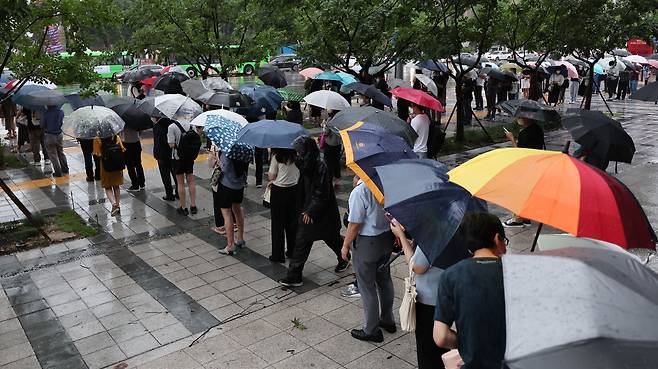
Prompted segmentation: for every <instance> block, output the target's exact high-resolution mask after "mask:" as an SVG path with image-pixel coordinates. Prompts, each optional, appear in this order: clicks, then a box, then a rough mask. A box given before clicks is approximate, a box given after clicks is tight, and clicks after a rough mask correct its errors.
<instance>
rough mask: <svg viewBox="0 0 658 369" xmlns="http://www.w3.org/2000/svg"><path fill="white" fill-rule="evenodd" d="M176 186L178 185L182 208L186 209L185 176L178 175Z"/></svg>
mask: <svg viewBox="0 0 658 369" xmlns="http://www.w3.org/2000/svg"><path fill="white" fill-rule="evenodd" d="M176 184H177V185H178V197H179V198H180V207H181V208H183V209H185V174H176Z"/></svg>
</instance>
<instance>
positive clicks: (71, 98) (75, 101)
mask: <svg viewBox="0 0 658 369" xmlns="http://www.w3.org/2000/svg"><path fill="white" fill-rule="evenodd" d="M64 97H65V98H66V100H68V102H69V104H70V105H71V108H73V110H78V109H80V108H82V107H83V106H93V105H96V106H105V101H103V98H102V97H100V96H98V95H96V96H91V97H85V98H84V99H83V98H82V97H81V96H80V94H79V93H77V92H75V93H72V94H68V95H65V96H64Z"/></svg>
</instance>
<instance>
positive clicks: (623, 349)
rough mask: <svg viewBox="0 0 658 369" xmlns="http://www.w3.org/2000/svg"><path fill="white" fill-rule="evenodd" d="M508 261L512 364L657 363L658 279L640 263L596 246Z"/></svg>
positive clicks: (514, 367) (542, 367)
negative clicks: (595, 247) (657, 292)
mask: <svg viewBox="0 0 658 369" xmlns="http://www.w3.org/2000/svg"><path fill="white" fill-rule="evenodd" d="M502 262H503V285H504V290H505V316H506V334H505V335H506V341H507V343H506V345H505V346H506V348H505V363H506V364H507V366H509V368H510V369H526V368H528V369H529V368H532V369H549V368H556V367H559V368H561V369H580V368H646V369H648V368H652V367H654V366H655V361H654V357H655V355H654V353H655V352H656V350H657V349H658V297H657V295H656V291H657V290H658V276H657V275H656V274H655V273H653V272H652V271H651V270H649V269H648V268H646V267H645V266H644V265H642V264H641V263H640V262H638V261H637V260H635V259H634V258H632V257H630V256H628V255H625V254H623V253H617V252H613V251H609V250H603V249H590V248H567V249H561V250H553V251H546V252H540V253H536V254H534V255H527V254H512V255H505V256H503V259H502ZM558 363H559V364H558ZM556 364H557V366H556Z"/></svg>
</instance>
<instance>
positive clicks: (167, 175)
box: [158, 160, 178, 196]
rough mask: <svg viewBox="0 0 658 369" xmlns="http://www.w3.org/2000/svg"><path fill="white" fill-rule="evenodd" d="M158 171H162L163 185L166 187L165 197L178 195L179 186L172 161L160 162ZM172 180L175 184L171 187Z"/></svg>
mask: <svg viewBox="0 0 658 369" xmlns="http://www.w3.org/2000/svg"><path fill="white" fill-rule="evenodd" d="M158 169H159V170H160V178H161V179H162V185H164V189H165V195H166V196H174V195H177V194H178V185H177V184H176V176H175V175H174V172H172V170H171V160H158ZM172 179H173V183H174V185H173V186H172V185H171V183H172ZM174 191H175V192H174Z"/></svg>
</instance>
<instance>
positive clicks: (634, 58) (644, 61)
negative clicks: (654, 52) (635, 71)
mask: <svg viewBox="0 0 658 369" xmlns="http://www.w3.org/2000/svg"><path fill="white" fill-rule="evenodd" d="M624 60H626V61H629V62H631V63H637V64H647V63H648V61H647V58H645V57H644V56H640V55H629V56H627V57H625V58H624Z"/></svg>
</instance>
